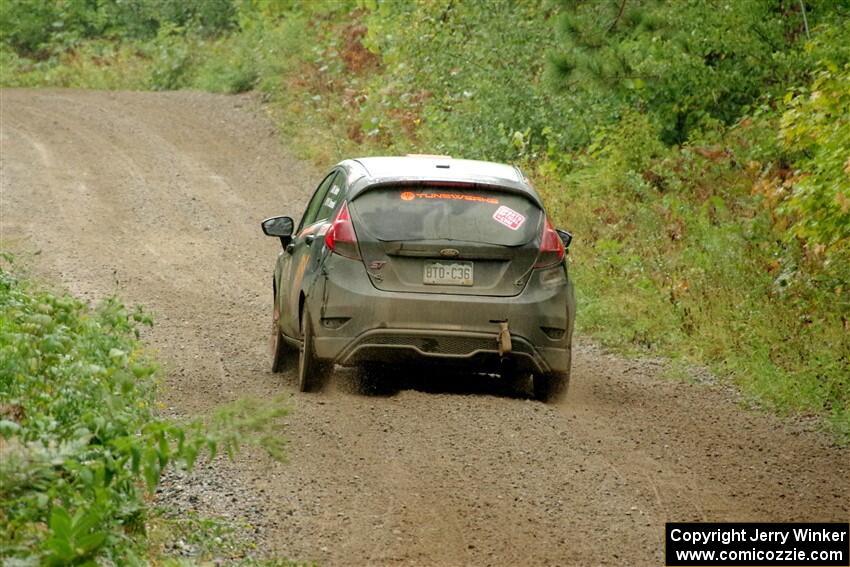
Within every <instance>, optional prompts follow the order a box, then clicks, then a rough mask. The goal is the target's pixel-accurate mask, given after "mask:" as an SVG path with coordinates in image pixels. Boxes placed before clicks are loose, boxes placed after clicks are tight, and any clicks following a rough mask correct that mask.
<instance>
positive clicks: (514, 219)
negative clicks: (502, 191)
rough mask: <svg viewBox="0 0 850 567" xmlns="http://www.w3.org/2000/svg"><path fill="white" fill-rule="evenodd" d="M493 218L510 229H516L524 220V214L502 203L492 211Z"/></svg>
mask: <svg viewBox="0 0 850 567" xmlns="http://www.w3.org/2000/svg"><path fill="white" fill-rule="evenodd" d="M493 220H495V221H496V222H498V223H501V224H503V225H505V226H506V227H508V228H509V229H511V230H518V229H519V227H521V226H522V223H524V222H525V216H523V214H522V213H518V212H517V211H515V210H513V209H512V208H510V207H506V206H505V205H502V206H501V207H499V208H498V209H496V212H495V213H493Z"/></svg>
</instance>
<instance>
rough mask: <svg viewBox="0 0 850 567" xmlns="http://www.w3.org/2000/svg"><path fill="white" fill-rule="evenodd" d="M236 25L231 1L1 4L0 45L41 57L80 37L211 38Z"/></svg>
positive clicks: (11, 0)
mask: <svg viewBox="0 0 850 567" xmlns="http://www.w3.org/2000/svg"><path fill="white" fill-rule="evenodd" d="M235 21H236V8H235V6H234V5H233V2H231V0H121V1H118V0H111V1H108V0H103V1H100V0H54V1H51V2H45V1H43V0H3V2H0V41H2V43H3V44H5V45H7V46H9V47H11V48H12V49H14V50H15V51H16V52H17V53H18V54H19V55H24V56H29V55H34V56H37V57H44V56H45V55H47V54H49V51H50V50H51V49H58V50H60V51H61V50H64V49H66V48H68V47H73V46H75V45H77V44H78V43H79V42H80V41H81V40H85V39H96V38H121V39H152V38H154V37H156V36H157V35H158V34H159V33H160V32H161V30H162V29H163V28H179V29H184V30H192V31H194V32H195V33H198V34H200V35H202V36H211V35H215V34H218V33H221V32H223V31H226V30H228V29H230V28H232V27H233V26H234V24H235Z"/></svg>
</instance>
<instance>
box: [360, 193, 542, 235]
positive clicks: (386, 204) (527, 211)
mask: <svg viewBox="0 0 850 567" xmlns="http://www.w3.org/2000/svg"><path fill="white" fill-rule="evenodd" d="M351 208H352V210H353V211H354V214H355V226H356V227H357V228H360V227H363V228H366V230H367V231H368V232H369V233H370V234H371V235H372V236H373V237H375V238H376V239H378V240H383V241H404V240H459V241H466V242H486V243H489V244H498V245H502V246H519V245H522V244H525V243H527V242H529V241H531V240H532V239H533V238H534V237H535V236H536V235H537V230H538V227H539V223H540V215H541V214H542V213H541V211H540V208H539V207H538V206H537V205H536V204H534V203H533V202H532V201H530V200H529V199H527V198H525V197H523V196H522V195H517V194H514V193H507V192H500V191H498V190H480V189H466V188H464V189H458V188H454V187H452V188H448V187H424V188H423V187H391V188H380V189H373V190H371V191H367V192H366V193H363V194H361V195H360V196H359V197H357V198H356V199H354V201H353V202H352V203H351Z"/></svg>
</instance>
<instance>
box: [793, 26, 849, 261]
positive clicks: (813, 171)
mask: <svg viewBox="0 0 850 567" xmlns="http://www.w3.org/2000/svg"><path fill="white" fill-rule="evenodd" d="M848 29H850V28H848ZM845 39H846V40H848V41H850V33H848V34H847V37H846V38H845ZM786 100H787V103H788V109H787V110H786V111H785V112H784V114H783V115H782V136H783V139H784V142H785V146H786V150H787V152H788V153H789V154H790V155H792V156H795V158H796V159H795V160H794V161H795V163H796V164H797V166H798V167H799V168H800V172H799V174H798V176H797V179H796V181H795V183H794V184H793V190H792V191H791V194H790V196H789V197H788V198H787V201H785V202H784V203H783V206H782V210H783V212H784V213H785V214H787V215H790V216H791V217H792V219H793V224H792V226H793V231H794V234H796V235H797V236H798V237H800V238H802V239H804V240H806V241H810V242H813V243H816V244H822V245H826V246H844V247H845V248H846V247H848V242H850V64H847V65H845V66H844V67H843V68H841V67H839V66H838V65H836V64H835V63H832V62H827V63H825V64H824V65H823V66H822V67H821V69H820V70H819V71H818V72H817V74H816V75H815V78H814V80H813V81H812V84H811V85H809V86H808V87H806V88H800V89H797V90H796V91H792V92H790V93H789V94H788V97H787V99H786ZM848 252H850V250H848Z"/></svg>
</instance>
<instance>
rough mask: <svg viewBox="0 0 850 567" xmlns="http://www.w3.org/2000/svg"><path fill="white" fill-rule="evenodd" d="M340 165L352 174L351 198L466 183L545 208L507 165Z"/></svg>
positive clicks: (437, 161) (410, 161)
mask: <svg viewBox="0 0 850 567" xmlns="http://www.w3.org/2000/svg"><path fill="white" fill-rule="evenodd" d="M338 165H339V166H340V167H342V168H343V169H344V170H345V171H347V173H348V183H349V186H350V187H351V189H350V191H349V199H353V198H355V197H356V196H357V195H359V194H360V193H362V192H364V191H366V190H368V189H372V188H375V187H380V186H387V185H396V186H398V185H429V184H436V185H439V184H440V183H452V184H454V183H462V184H468V185H471V186H473V187H481V188H496V189H501V190H507V191H509V192H512V193H520V194H522V195H524V196H526V197H529V198H530V199H531V200H532V201H534V202H535V203H536V204H537V205H539V206H540V207H541V208H542V206H543V205H542V202H541V200H540V197H539V196H538V195H537V192H536V191H535V190H534V189H533V188H532V187H531V184H530V183H529V182H528V179H526V177H525V176H524V175H523V174H522V172H521V171H520V170H519V168H517V167H516V166H513V165H507V164H504V163H495V162H490V161H478V160H471V159H454V158H451V157H448V156H430V155H413V156H393V157H390V156H382V157H363V158H356V159H350V160H345V161H343V162H341V163H339V164H338Z"/></svg>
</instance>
